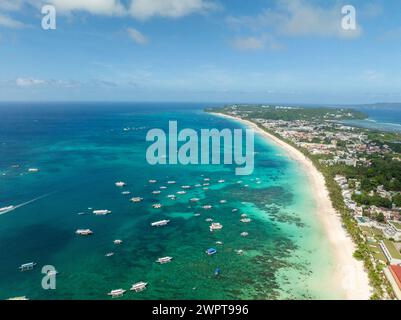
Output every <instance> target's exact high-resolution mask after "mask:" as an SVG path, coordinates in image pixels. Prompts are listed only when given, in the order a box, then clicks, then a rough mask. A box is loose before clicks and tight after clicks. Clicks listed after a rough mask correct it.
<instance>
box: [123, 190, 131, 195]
mask: <svg viewBox="0 0 401 320" xmlns="http://www.w3.org/2000/svg"><path fill="white" fill-rule="evenodd" d="M130 193H131V192H130V191H123V192H121V194H124V195H126V194H130Z"/></svg>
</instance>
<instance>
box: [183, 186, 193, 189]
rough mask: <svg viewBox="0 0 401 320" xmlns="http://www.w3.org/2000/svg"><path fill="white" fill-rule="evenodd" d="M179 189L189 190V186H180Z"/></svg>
mask: <svg viewBox="0 0 401 320" xmlns="http://www.w3.org/2000/svg"><path fill="white" fill-rule="evenodd" d="M181 188H182V189H190V188H191V186H182V187H181Z"/></svg>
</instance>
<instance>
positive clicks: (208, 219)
mask: <svg viewBox="0 0 401 320" xmlns="http://www.w3.org/2000/svg"><path fill="white" fill-rule="evenodd" d="M205 221H206V222H212V221H213V219H212V218H207V219H205Z"/></svg>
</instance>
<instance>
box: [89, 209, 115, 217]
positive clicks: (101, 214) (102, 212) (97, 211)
mask: <svg viewBox="0 0 401 320" xmlns="http://www.w3.org/2000/svg"><path fill="white" fill-rule="evenodd" d="M110 213H111V211H110V210H93V214H95V215H97V216H105V215H107V214H110Z"/></svg>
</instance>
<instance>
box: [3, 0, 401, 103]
mask: <svg viewBox="0 0 401 320" xmlns="http://www.w3.org/2000/svg"><path fill="white" fill-rule="evenodd" d="M44 4H53V5H54V6H55V8H56V11H57V28H56V30H43V29H42V28H41V19H42V14H41V7H42V6H43V5H44ZM346 4H350V5H353V6H354V7H355V9H356V14H357V15H356V17H357V29H356V30H354V31H345V30H343V29H341V19H342V17H343V16H342V14H341V8H342V6H343V5H346ZM400 9H401V2H400V1H398V0H376V1H369V0H363V1H362V0H361V1H357V0H355V1H351V0H346V1H336V0H332V1H331V0H325V1H317V0H316V1H314V0H252V1H243V0H47V1H42V0H0V100H1V101H11V100H35V101H38V100H39V101H45V100H62V101H65V100H85V101H86V100H92V101H93V100H96V101H97V100H106V101H194V102H198V101H200V102H287V103H293V102H298V103H326V104H338V103H368V102H399V101H401V10H400Z"/></svg>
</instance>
